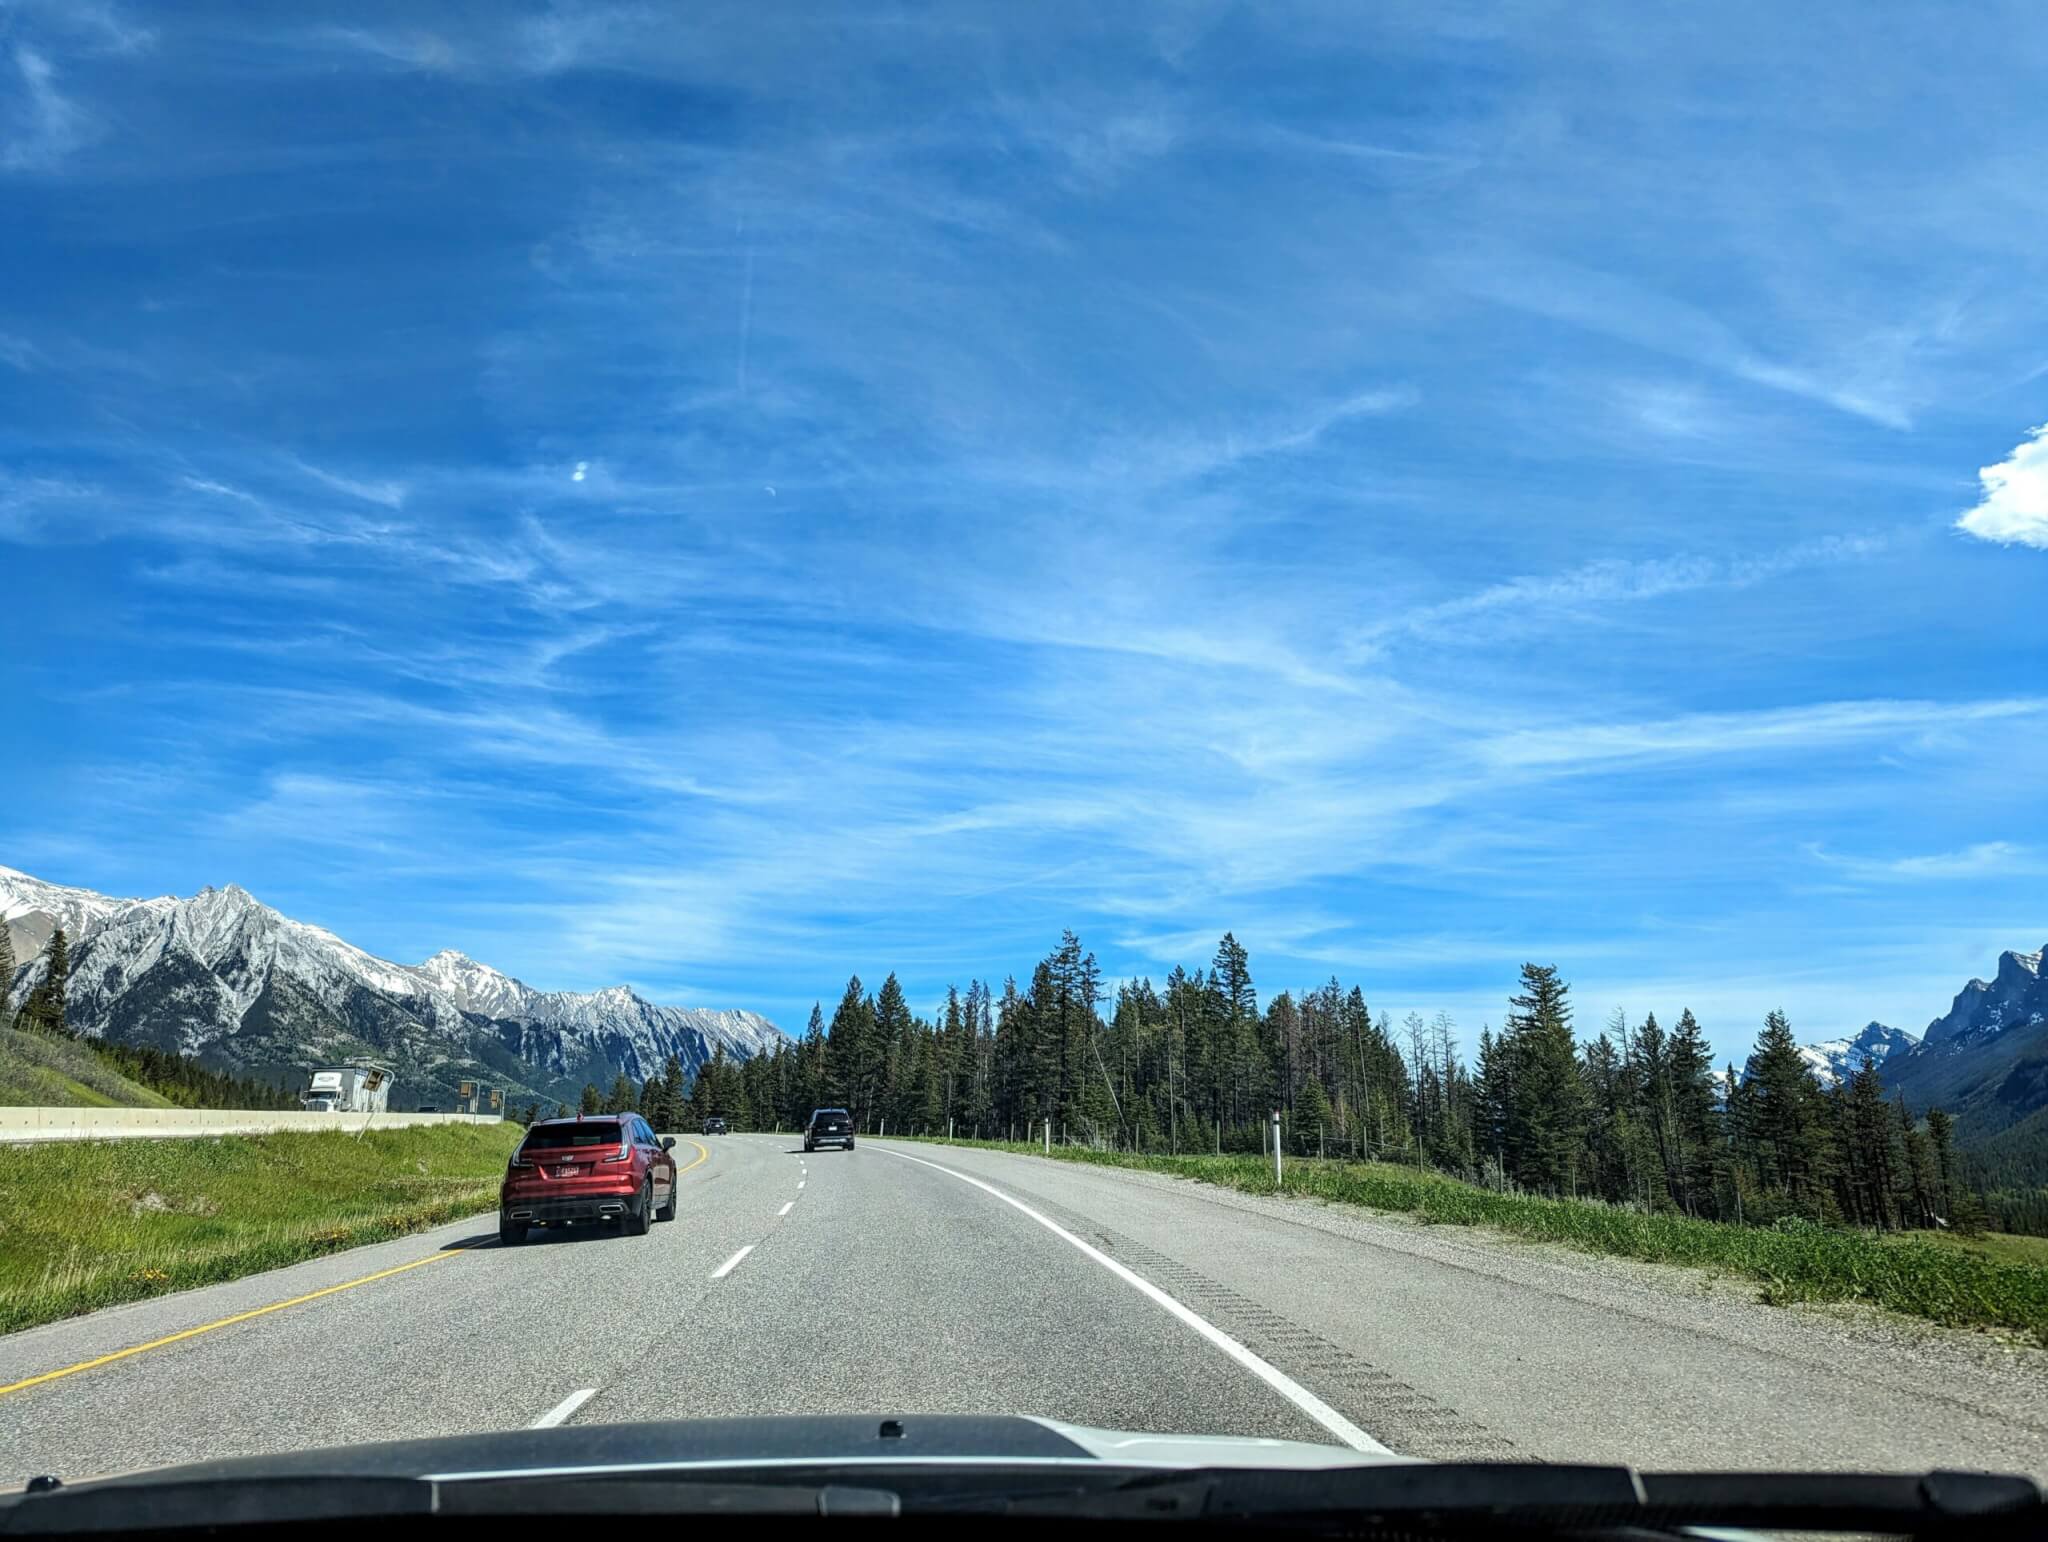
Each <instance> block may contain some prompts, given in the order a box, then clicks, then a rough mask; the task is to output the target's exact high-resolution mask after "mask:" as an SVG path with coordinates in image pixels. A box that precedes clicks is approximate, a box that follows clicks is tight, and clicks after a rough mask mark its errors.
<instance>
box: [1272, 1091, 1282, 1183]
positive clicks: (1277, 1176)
mask: <svg viewBox="0 0 2048 1542" xmlns="http://www.w3.org/2000/svg"><path fill="white" fill-rule="evenodd" d="M1280 1182H1281V1170H1280V1110H1279V1109H1277V1108H1276V1109H1274V1110H1273V1187H1274V1188H1276V1189H1277V1188H1279V1187H1280Z"/></svg>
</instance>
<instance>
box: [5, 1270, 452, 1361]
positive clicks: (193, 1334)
mask: <svg viewBox="0 0 2048 1542" xmlns="http://www.w3.org/2000/svg"><path fill="white" fill-rule="evenodd" d="M464 1251H467V1250H466V1249H460V1248H458V1249H455V1250H453V1251H451V1252H447V1253H435V1254H433V1255H431V1256H430V1257H427V1258H415V1259H414V1260H413V1261H412V1262H411V1263H409V1264H400V1265H398V1266H397V1267H396V1268H393V1269H379V1270H378V1271H377V1272H376V1273H375V1274H366V1275H364V1276H363V1277H362V1278H361V1279H359V1280H344V1281H343V1282H342V1283H341V1284H339V1285H329V1286H328V1287H327V1288H326V1289H325V1290H312V1291H308V1292H306V1294H305V1295H303V1296H293V1297H292V1298H291V1300H289V1301H273V1302H272V1303H271V1304H270V1305H269V1306H259V1307H257V1308H256V1309H255V1310H253V1311H248V1312H237V1313H236V1314H235V1315H234V1316H232V1317H223V1318H221V1319H220V1321H218V1322H209V1323H201V1324H200V1325H199V1326H198V1327H196V1328H187V1329H185V1330H184V1331H183V1332H181V1333H168V1334H165V1335H164V1336H163V1337H162V1338H160V1339H151V1340H150V1341H149V1342H148V1343H147V1344H136V1345H133V1346H131V1347H130V1348H127V1349H117V1350H115V1351H114V1352H113V1353H112V1354H110V1355H100V1356H98V1357H97V1358H95V1359H91V1360H81V1361H79V1362H78V1364H76V1365H67V1366H65V1367H64V1369H62V1370H61V1371H45V1372H43V1374H42V1375H40V1376H30V1377H27V1378H25V1379H23V1380H21V1381H13V1382H9V1383H8V1384H7V1385H6V1386H4V1387H0V1397H5V1396H6V1395H7V1394H8V1393H10V1392H19V1391H21V1390H22V1389H23V1388H25V1387H40V1386H41V1385H42V1384H43V1383H44V1382H46V1381H61V1380H62V1379H63V1378H64V1377H66V1376H76V1375H77V1374H78V1373H79V1372H80V1371H90V1370H92V1369H94V1368H95V1367H97V1366H102V1365H112V1364H113V1363H114V1362H115V1361H116V1360H125V1359H127V1358H128V1357H129V1356H130V1355H139V1354H141V1353H142V1352H143V1351H144V1350H147V1349H162V1348H163V1347H164V1345H166V1344H176V1343H178V1342H179V1341H180V1340H183V1339H195V1338H197V1337H199V1335H200V1334H202V1333H211V1332H213V1330H214V1329H216V1328H231V1327H233V1326H234V1325H235V1324H236V1323H238V1322H247V1321H249V1320H250V1319H251V1318H252V1317H268V1316H269V1315H270V1314H271V1313H272V1312H282V1311H283V1310H284V1309H285V1308H286V1307H288V1306H303V1305H304V1304H305V1303H306V1302H308V1301H318V1300H319V1299H320V1298H321V1297H322V1296H331V1295H334V1294H336V1293H337V1292H339V1291H344V1290H354V1289H355V1288H356V1287H357V1286H358V1285H367V1284H369V1283H370V1282H371V1281H372V1280H388V1279H390V1278H391V1276H392V1275H394V1274H403V1273H405V1272H406V1270H408V1269H420V1268H424V1267H425V1266H426V1265H428V1264H438V1263H440V1262H441V1261H442V1260H443V1259H448V1258H454V1257H455V1256H456V1255H457V1253H460V1252H464Z"/></svg>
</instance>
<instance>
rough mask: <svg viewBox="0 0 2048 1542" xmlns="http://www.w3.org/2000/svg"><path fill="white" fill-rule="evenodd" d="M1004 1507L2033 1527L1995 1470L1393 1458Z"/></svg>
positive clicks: (1463, 1520)
mask: <svg viewBox="0 0 2048 1542" xmlns="http://www.w3.org/2000/svg"><path fill="white" fill-rule="evenodd" d="M1011 1510H1012V1513H1024V1512H1032V1513H1043V1514H1062V1513H1064V1514H1081V1515H1106V1514H1109V1513H1112V1511H1113V1513H1117V1514H1122V1515H1126V1516H1131V1517H1137V1516H1141V1515H1152V1516H1159V1517H1163V1516H1167V1515H1183V1516H1199V1517H1201V1518H1202V1519H1205V1520H1242V1521H1256V1522H1259V1523H1263V1524H1277V1523H1283V1522H1286V1521H1289V1520H1299V1521H1302V1522H1306V1523H1314V1524H1327V1523H1328V1522H1329V1521H1330V1520H1331V1519H1333V1518H1335V1517H1339V1516H1341V1517H1343V1518H1344V1519H1345V1520H1346V1522H1347V1523H1348V1524H1350V1525H1354V1526H1358V1527H1362V1528H1370V1527H1372V1526H1374V1525H1375V1524H1376V1523H1379V1522H1382V1521H1384V1522H1385V1523H1387V1524H1389V1525H1398V1526H1401V1527H1404V1528H1408V1529H1421V1530H1442V1531H1447V1532H1456V1531H1461V1530H1464V1529H1466V1528H1469V1527H1472V1526H1475V1525H1484V1526H1487V1527H1526V1528H1529V1529H1532V1530H1536V1531H1542V1532H1546V1533H1549V1532H1613V1531H1625V1530H1643V1531H1674V1530H1677V1529H1680V1528H1683V1527H1705V1526H1714V1527H1736V1528H1762V1529H1775V1530H1790V1531H1880V1532H1887V1533H1891V1534H1894V1535H1909V1536H1967V1537H1970V1538H1972V1539H1991V1538H2000V1537H2005V1536H2014V1537H2018V1536H2027V1537H2038V1536H2040V1535H2042V1534H2043V1532H2044V1528H2048V1508H2044V1505H2043V1500H2042V1494H2041V1490H2040V1488H2039V1487H2038V1486H2037V1485H2036V1484H2035V1483H2034V1482H2033V1481H2032V1480H2031V1479H2029V1478H2024V1477H2014V1476H2007V1475H2003V1474H1997V1473H1974V1472H1930V1473H1926V1474H1921V1475H1913V1474H1905V1475H1899V1474H1868V1473H1752V1472H1722V1473H1650V1474H1638V1473H1636V1472H1634V1471H1633V1470H1631V1469H1629V1468H1627V1467H1573V1466H1558V1465H1550V1464H1541V1463H1413V1464H1408V1463H1402V1464H1398V1465H1386V1466H1372V1467H1355V1468H1345V1467H1337V1468H1323V1469H1315V1470H1309V1471H1279V1470H1274V1469H1261V1468H1233V1469H1227V1470H1226V1469H1210V1470H1204V1471H1200V1472H1173V1473H1158V1474H1147V1475H1145V1476H1142V1477H1138V1478H1133V1479H1131V1480H1129V1481H1128V1482H1126V1483H1124V1484H1122V1485H1120V1486H1119V1487H1118V1488H1117V1489H1115V1490H1114V1491H1112V1492H1110V1493H1106V1494H1096V1495H1069V1496H1055V1495H1050V1494H1047V1495H1042V1496H1038V1497H1035V1498H1026V1497H1022V1496H1020V1497H1019V1498H1018V1500H1017V1501H1016V1502H1015V1503H1014V1504H1013V1505H1012V1506H1011Z"/></svg>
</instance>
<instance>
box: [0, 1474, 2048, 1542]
mask: <svg viewBox="0 0 2048 1542" xmlns="http://www.w3.org/2000/svg"><path fill="white" fill-rule="evenodd" d="M715 1514H722V1515H732V1516H749V1515H778V1516H779V1515H827V1516H846V1515H864V1516H888V1515H905V1516H915V1515H918V1514H927V1515H940V1514H947V1515H952V1516H955V1517H959V1516H964V1515H1010V1516H1044V1517H1065V1518H1068V1519H1074V1520H1137V1519H1148V1520H1175V1519H1181V1520H1192V1521H1196V1522H1200V1523H1210V1524H1214V1523H1218V1522H1221V1523H1226V1524H1234V1523H1244V1524H1253V1525H1265V1526H1289V1525H1298V1526H1301V1527H1303V1528H1306V1529H1327V1528H1328V1527H1330V1526H1331V1525H1333V1524H1339V1525H1341V1526H1342V1527H1343V1529H1345V1530H1346V1531H1348V1532H1354V1533H1359V1532H1370V1531H1374V1530H1380V1529H1385V1530H1390V1531H1400V1532H1403V1533H1405V1534H1408V1535H1411V1536H1417V1535H1436V1536H1460V1535H1466V1534H1479V1533H1485V1534H1498V1533H1500V1532H1503V1531H1524V1532H1527V1533H1530V1534H1532V1535H1543V1536H1558V1535H1576V1536H1596V1535H1607V1536H1614V1535H1618V1534H1628V1533H1634V1534H1637V1535H1643V1534H1649V1533H1662V1534H1670V1533H1674V1532H1677V1531H1680V1530H1681V1529H1683V1528H1687V1527H1694V1528H1704V1527H1714V1528H1730V1529H1743V1530H1770V1531H1860V1532H1884V1533H1889V1534H1892V1535H1905V1536H1917V1537H1955V1538H1967V1539H1969V1542H2002V1539H2004V1538H2007V1537H2012V1538H2019V1537H2022V1536H2024V1537H2027V1538H2030V1539H2031V1538H2035V1537H2039V1536H2042V1535H2048V1508H2044V1506H2043V1501H2042V1495H2041V1490H2040V1489H2039V1488H2038V1487H2036V1486H2035V1484H2034V1483H2033V1482H2032V1481H2031V1480H2029V1479H2027V1478H2022V1477H2005V1476H1999V1475H1996V1474H1989V1473H1966V1472H1932V1473H1927V1474H1924V1475H1921V1476H1911V1475H1907V1476H1897V1475H1868V1474H1858V1473H1662V1474H1658V1473H1653V1474H1648V1475H1639V1474H1637V1473H1635V1472H1633V1471H1631V1470H1630V1469H1629V1468H1626V1467H1573V1466H1558V1465H1546V1464H1518V1463H1473V1464H1445V1463H1413V1464H1409V1463H1395V1464H1388V1465H1380V1466H1369V1467H1339V1468H1323V1469H1311V1470H1300V1471H1297V1470H1280V1469H1268V1468H1203V1469H1196V1470H1174V1471H1167V1472H1157V1471H1150V1472H1145V1473H1142V1474H1138V1475H1135V1476H1133V1475H1131V1474H1130V1473H1129V1472H1128V1471H1127V1470H1126V1471H1125V1472H1122V1473H1119V1472H1118V1471H1117V1470H1116V1469H1115V1468H1113V1467H1110V1468H1103V1469H1095V1470H1090V1469H1088V1468H1086V1467H1081V1468H1077V1469H1075V1470H1073V1471H1066V1472H1061V1473H1058V1474H1054V1473H1051V1472H1040V1473H1036V1474H1031V1475H1026V1474H1024V1473H1020V1472H1018V1471H1017V1470H1015V1469H1009V1470H1005V1468H1004V1465H1003V1463H1002V1460H1001V1458H992V1459H991V1460H990V1462H989V1464H988V1469H987V1470H986V1471H983V1470H981V1469H979V1468H963V1467H951V1468H948V1469H945V1470H944V1472H943V1474H941V1473H938V1472H920V1471H918V1470H917V1469H915V1468H914V1467H909V1468H905V1467H892V1468H890V1469H888V1470H886V1472H885V1471H883V1470H881V1469H868V1470H863V1469H862V1468H861V1467H860V1466H859V1465H857V1464H852V1465H847V1466H844V1467H839V1468H837V1469H836V1470H834V1471H830V1472H826V1471H822V1470H820V1469H816V1468H811V1469H806V1470H803V1471H801V1472H799V1471H787V1472H785V1473H783V1474H781V1475H780V1476H779V1478H770V1477H768V1476H767V1475H766V1474H764V1473H761V1472H758V1471H756V1472H748V1471H747V1470H746V1468H745V1464H744V1463H739V1464H736V1465H735V1467H734V1468H733V1469H732V1470H730V1471H729V1472H727V1473H719V1474H715V1475H714V1474H712V1473H708V1472H703V1471H699V1472H694V1473H691V1474H690V1475H689V1476H687V1477H684V1476H682V1475H680V1474H669V1475H660V1474H654V1473H649V1474H644V1475H643V1474H636V1475H634V1476H632V1477H625V1476H622V1475H618V1474H595V1473H593V1474H588V1475H551V1476H539V1475H536V1476H533V1477H523V1476H519V1475H516V1474H508V1475H506V1476H504V1477H492V1478H472V1479H462V1480H434V1479H424V1478H410V1477H365V1476H361V1475H346V1476H335V1477H331V1478H323V1477H317V1476H311V1475H308V1474H293V1475H292V1476H289V1477H276V1478H269V1477H262V1478H210V1479H197V1480H181V1481H171V1482H149V1481H147V1480H138V1479H116V1480H111V1481H107V1482H101V1483H91V1484H85V1485H80V1486H78V1487H75V1488H74V1487H66V1486H58V1487H55V1488H50V1489H46V1490H39V1491H35V1492H31V1493H27V1494H24V1495H21V1496H19V1497H18V1498H13V1499H11V1500H9V1501H7V1502H4V1503H0V1537H13V1536H55V1535H61V1534H69V1535H74V1536H82V1535H93V1534H106V1533H122V1532H136V1531H186V1530H201V1529H204V1530H209V1531H216V1532H218V1531H225V1530H229V1529H232V1528H234V1527H237V1526H250V1527H262V1528H269V1527H276V1526H280V1525H287V1524H294V1523H305V1522H315V1523H317V1522H332V1521H348V1522H361V1521H364V1520H375V1519H380V1518H387V1517H388V1518H395V1517H399V1516H405V1517H408V1518H410V1517H419V1518H422V1519H426V1518H437V1519H440V1518H445V1519H451V1520H452V1519H457V1518H462V1517H490V1516H508V1517H509V1516H522V1517H533V1516H541V1515H576V1516H604V1515H638V1516H674V1515H715Z"/></svg>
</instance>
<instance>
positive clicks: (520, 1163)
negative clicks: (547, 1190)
mask: <svg viewBox="0 0 2048 1542" xmlns="http://www.w3.org/2000/svg"><path fill="white" fill-rule="evenodd" d="M505 1165H506V1166H507V1167H531V1166H533V1158H532V1157H530V1156H528V1155H527V1154H526V1148H525V1147H524V1146H521V1147H520V1148H519V1149H518V1150H517V1151H515V1152H513V1153H512V1160H511V1161H510V1162H507V1163H506V1164H505Z"/></svg>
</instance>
